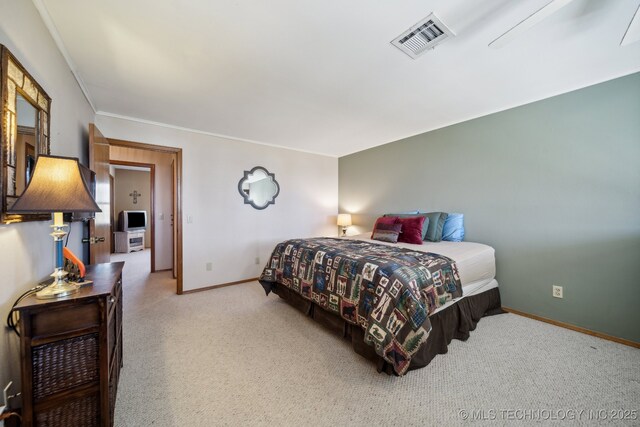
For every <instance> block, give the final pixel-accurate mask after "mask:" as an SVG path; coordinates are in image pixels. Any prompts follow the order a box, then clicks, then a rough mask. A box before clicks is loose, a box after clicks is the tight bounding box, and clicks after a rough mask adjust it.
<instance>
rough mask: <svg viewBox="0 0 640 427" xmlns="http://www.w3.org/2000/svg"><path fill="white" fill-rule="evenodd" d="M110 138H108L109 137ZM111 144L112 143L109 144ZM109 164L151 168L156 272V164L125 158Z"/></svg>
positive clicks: (152, 244)
mask: <svg viewBox="0 0 640 427" xmlns="http://www.w3.org/2000/svg"><path fill="white" fill-rule="evenodd" d="M107 139H108V138H107ZM109 145H111V144H109ZM109 164H110V165H114V166H136V167H142V168H148V169H149V173H150V174H149V179H150V181H151V183H150V185H151V190H150V197H149V200H150V204H149V205H150V209H151V212H150V215H151V221H150V222H151V232H150V233H149V234H150V235H151V239H150V240H151V242H150V243H151V272H152V273H155V272H156V215H155V212H156V196H155V194H156V165H154V164H153V163H139V162H129V161H125V160H111V159H109Z"/></svg>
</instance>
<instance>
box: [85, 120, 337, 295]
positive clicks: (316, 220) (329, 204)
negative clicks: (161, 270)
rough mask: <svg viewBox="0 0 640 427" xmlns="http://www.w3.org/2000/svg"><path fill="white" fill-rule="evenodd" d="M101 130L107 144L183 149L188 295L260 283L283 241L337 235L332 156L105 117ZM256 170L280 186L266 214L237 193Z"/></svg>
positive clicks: (333, 161)
mask: <svg viewBox="0 0 640 427" xmlns="http://www.w3.org/2000/svg"><path fill="white" fill-rule="evenodd" d="M96 125H97V126H98V128H100V130H101V131H102V133H103V134H104V135H105V136H106V137H107V138H116V139H124V140H128V141H136V142H143V143H147V144H156V145H165V146H169V147H178V148H182V182H183V193H182V212H183V216H182V226H183V249H184V276H183V279H184V283H183V287H184V290H185V291H187V290H191V289H197V288H202V287H206V286H211V285H217V284H222V283H228V282H234V281H237V280H246V279H250V278H253V277H257V276H259V275H260V273H261V272H262V269H263V268H264V266H265V263H266V261H267V259H268V257H269V256H270V255H271V252H272V251H273V248H274V246H275V245H276V244H277V243H278V242H281V241H283V240H286V239H292V238H296V237H314V236H337V228H336V215H337V213H338V159H336V158H334V157H327V156H320V155H317V154H309V153H302V152H299V151H293V150H287V149H283V148H277V147H271V146H266V145H258V144H252V143H248V142H241V141H237V140H231V139H228V138H222V137H216V136H213V135H205V134H201V133H197V132H189V131H185V130H180V129H174V128H168V127H163V126H157V125H153V124H147V123H140V122H135V121H131V120H125V119H119V118H115V117H108V116H103V115H97V116H96ZM114 148H115V147H114ZM255 166H263V167H265V168H267V170H269V172H272V173H274V174H275V177H276V180H277V181H278V183H279V184H280V195H279V196H278V197H277V198H276V203H275V204H274V205H270V206H269V207H268V208H266V209H264V210H256V209H253V208H252V207H251V206H250V205H246V204H244V199H243V198H242V196H241V195H240V194H239V192H238V181H240V179H241V178H242V177H243V174H244V171H248V170H251V168H253V167H255ZM156 172H157V171H156ZM161 193H162V192H161V191H157V194H158V195H159V196H160V195H161ZM189 219H191V221H189ZM165 222H166V221H165ZM256 260H257V261H258V262H257V263H256ZM207 263H211V266H212V269H211V270H210V271H208V270H207V269H206V264H207Z"/></svg>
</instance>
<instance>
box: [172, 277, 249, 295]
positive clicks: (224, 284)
mask: <svg viewBox="0 0 640 427" xmlns="http://www.w3.org/2000/svg"><path fill="white" fill-rule="evenodd" d="M256 280H258V278H257V277H253V278H251V279H245V280H238V281H237V282H229V283H221V284H219V285H211V286H206V287H204V288H198V289H189V290H188V291H182V294H183V295H184V294H193V293H196V292H203V291H210V290H211V289H218V288H224V287H227V286H233V285H239V284H241V283H248V282H255V281H256Z"/></svg>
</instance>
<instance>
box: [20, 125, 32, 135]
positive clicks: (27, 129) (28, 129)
mask: <svg viewBox="0 0 640 427" xmlns="http://www.w3.org/2000/svg"><path fill="white" fill-rule="evenodd" d="M18 133H19V134H22V135H32V136H36V128H34V127H31V126H20V125H18Z"/></svg>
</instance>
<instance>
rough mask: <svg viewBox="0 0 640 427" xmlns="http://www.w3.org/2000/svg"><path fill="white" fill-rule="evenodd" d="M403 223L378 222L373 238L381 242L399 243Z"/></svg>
mask: <svg viewBox="0 0 640 427" xmlns="http://www.w3.org/2000/svg"><path fill="white" fill-rule="evenodd" d="M401 230H402V224H376V228H375V229H374V230H373V234H372V235H371V238H372V239H373V240H380V241H381V242H389V243H398V236H400V231H401Z"/></svg>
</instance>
